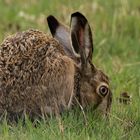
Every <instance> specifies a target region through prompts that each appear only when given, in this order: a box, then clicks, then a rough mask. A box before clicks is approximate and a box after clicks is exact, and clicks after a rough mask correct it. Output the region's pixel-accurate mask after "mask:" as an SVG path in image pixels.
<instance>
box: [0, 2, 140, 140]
mask: <svg viewBox="0 0 140 140" xmlns="http://www.w3.org/2000/svg"><path fill="white" fill-rule="evenodd" d="M74 11H81V12H82V13H84V14H85V15H86V17H87V18H88V20H89V23H90V25H91V28H92V30H93V34H94V45H95V52H94V56H93V62H94V63H95V64H96V65H97V66H98V67H100V68H101V69H103V70H104V71H105V72H106V73H107V74H108V75H109V77H110V82H111V87H112V91H113V104H112V110H111V114H112V115H111V116H110V121H109V122H108V121H105V120H102V119H101V118H98V117H97V116H96V115H95V114H93V112H90V113H86V116H87V119H88V126H85V125H84V119H83V116H82V113H81V112H80V111H77V112H75V111H70V112H68V113H64V114H63V116H62V122H63V125H64V133H63V134H62V133H60V130H59V126H58V122H57V120H56V119H55V118H50V119H49V120H47V121H41V122H39V124H38V126H37V127H34V126H33V124H32V123H31V122H30V121H29V120H28V119H27V120H26V122H25V125H22V123H21V122H19V123H18V124H12V125H8V124H7V122H6V121H4V122H3V123H2V124H0V140H1V139H4V140H5V139H8V140H9V139H13V140H15V139H20V140H22V139H23V140H26V139H29V140H38V139H43V140H46V139H47V140H49V139H52V140H54V139H67V140H72V139H74V140H88V139H91V140H94V139H95V140H96V139H97V140H99V139H103V140H107V139H108V140H110V139H111V140H123V139H130V140H139V139H140V109H139V106H140V1H139V0H133V1H132V0H116V1H115V0H108V1H105V0H104V1H103V0H94V1H92V0H82V1H81V0H76V1H73V0H67V1H66V0H39V1H38V0H25V1H21V0H0V17H1V18H0V41H2V40H3V39H4V38H5V37H6V36H7V35H9V34H12V33H15V32H16V31H17V30H21V31H22V30H26V29H29V28H37V29H39V30H42V31H45V32H49V31H48V27H47V24H46V23H45V18H46V17H47V16H48V15H49V14H53V15H55V16H56V17H57V18H59V19H60V20H61V21H63V23H65V24H68V25H69V20H70V13H72V12H74ZM123 91H127V92H128V93H129V94H130V95H131V96H132V103H131V104H130V105H122V104H118V103H117V101H116V97H118V96H119V94H120V93H121V92H123Z"/></svg>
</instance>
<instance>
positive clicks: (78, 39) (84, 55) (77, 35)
mask: <svg viewBox="0 0 140 140" xmlns="http://www.w3.org/2000/svg"><path fill="white" fill-rule="evenodd" d="M71 40H72V46H73V49H74V51H75V52H76V53H77V54H79V55H80V57H81V63H82V64H83V67H85V65H87V61H89V60H90V61H91V60H92V54H93V41H92V33H91V28H90V26H89V24H88V21H87V19H86V18H85V17H84V16H83V15H82V14H81V13H79V12H76V13H73V14H72V15H71Z"/></svg>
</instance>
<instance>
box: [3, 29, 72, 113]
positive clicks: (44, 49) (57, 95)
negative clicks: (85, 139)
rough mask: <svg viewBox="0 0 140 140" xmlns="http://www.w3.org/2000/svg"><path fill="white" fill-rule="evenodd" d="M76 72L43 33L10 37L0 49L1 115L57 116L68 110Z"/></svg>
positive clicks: (55, 44) (51, 40) (37, 32)
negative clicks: (5, 112) (65, 109)
mask: <svg viewBox="0 0 140 140" xmlns="http://www.w3.org/2000/svg"><path fill="white" fill-rule="evenodd" d="M74 73H75V68H74V62H73V61H72V60H71V59H70V58H69V57H67V56H66V55H65V53H64V51H63V49H62V47H61V46H60V44H59V43H58V42H57V41H56V40H55V39H53V38H51V37H49V36H47V35H46V34H44V33H43V32H40V31H37V30H28V31H25V32H21V33H17V34H16V35H13V36H10V37H8V38H7V39H5V40H4V42H3V43H2V44H1V47H0V114H2V113H3V112H4V111H5V110H6V111H7V112H8V113H11V112H12V114H14V113H20V112H24V111H25V112H26V113H28V114H38V115H41V114H50V113H53V114H54V113H57V112H58V111H61V109H63V108H67V105H68V103H69V100H70V97H71V96H72V95H73V89H74V88H73V86H74ZM64 81H65V82H64ZM57 108H59V109H57Z"/></svg>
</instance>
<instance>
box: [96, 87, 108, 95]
mask: <svg viewBox="0 0 140 140" xmlns="http://www.w3.org/2000/svg"><path fill="white" fill-rule="evenodd" d="M98 93H99V94H100V95H101V96H104V97H105V96H106V95H107V93H108V87H107V86H105V85H101V86H100V87H99V90H98Z"/></svg>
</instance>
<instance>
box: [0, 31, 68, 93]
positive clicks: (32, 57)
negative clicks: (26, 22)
mask: <svg viewBox="0 0 140 140" xmlns="http://www.w3.org/2000/svg"><path fill="white" fill-rule="evenodd" d="M61 55H62V56H63V55H65V54H64V51H63V49H62V47H61V46H60V45H59V43H58V42H57V41H56V40H55V39H53V38H52V37H49V36H47V35H46V34H45V33H43V32H40V31H38V30H28V31H25V32H20V33H17V34H15V35H13V36H10V37H8V38H6V39H5V40H4V41H3V43H2V44H1V46H0V87H3V88H5V89H6V90H8V91H9V90H10V89H11V88H16V89H17V88H18V87H19V88H20V90H21V89H22V88H23V89H24V88H25V87H26V86H27V85H28V86H29V85H31V84H37V83H38V82H39V81H40V78H41V76H42V74H43V73H44V72H45V65H46V59H47V58H49V62H50V63H51V61H53V59H54V58H56V57H57V56H61ZM8 91H7V92H8Z"/></svg>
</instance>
